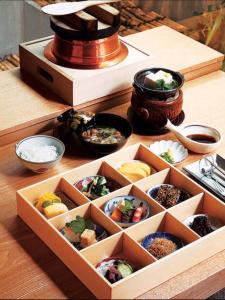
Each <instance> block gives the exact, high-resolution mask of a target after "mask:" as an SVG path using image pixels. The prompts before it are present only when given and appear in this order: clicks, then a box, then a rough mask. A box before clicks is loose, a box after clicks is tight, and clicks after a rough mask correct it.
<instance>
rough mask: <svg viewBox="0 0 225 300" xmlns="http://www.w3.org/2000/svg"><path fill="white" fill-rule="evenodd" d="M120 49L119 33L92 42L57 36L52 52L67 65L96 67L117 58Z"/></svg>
mask: <svg viewBox="0 0 225 300" xmlns="http://www.w3.org/2000/svg"><path fill="white" fill-rule="evenodd" d="M120 48H121V47H120V42H119V39H118V33H115V34H113V35H112V36H110V37H107V38H103V39H99V40H92V41H85V40H84V41H82V40H67V39H63V38H61V37H60V36H58V35H57V34H56V35H55V38H54V43H53V48H52V52H53V54H54V55H55V56H56V57H57V58H58V59H60V60H62V61H64V62H67V63H71V64H74V65H82V66H84V65H88V66H96V65H98V64H101V63H103V62H105V61H108V60H110V59H113V58H114V57H116V56H117V55H118V54H119V53H120Z"/></svg>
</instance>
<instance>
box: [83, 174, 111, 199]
mask: <svg viewBox="0 0 225 300" xmlns="http://www.w3.org/2000/svg"><path fill="white" fill-rule="evenodd" d="M106 184H107V180H106V178H105V177H104V176H97V177H95V178H94V179H93V180H91V181H90V182H89V183H88V184H87V185H86V186H84V187H83V189H82V192H85V194H86V196H87V197H88V198H90V199H95V198H98V197H101V196H105V195H107V194H109V193H110V190H109V189H108V188H107V186H106Z"/></svg>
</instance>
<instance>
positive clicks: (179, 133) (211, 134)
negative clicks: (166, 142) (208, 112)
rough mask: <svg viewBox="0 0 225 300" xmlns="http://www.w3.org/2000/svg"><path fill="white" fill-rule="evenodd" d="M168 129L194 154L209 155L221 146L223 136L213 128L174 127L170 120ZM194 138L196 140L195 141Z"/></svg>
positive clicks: (202, 126)
mask: <svg viewBox="0 0 225 300" xmlns="http://www.w3.org/2000/svg"><path fill="white" fill-rule="evenodd" d="M166 127H167V128H168V129H169V130H171V131H172V132H173V133H174V134H175V135H176V137H177V139H178V140H179V141H181V142H182V143H183V144H184V146H185V147H187V148H188V149H189V150H191V151H192V152H195V153H200V154H207V153H210V152H213V151H215V150H216V149H218V148H219V147H220V146H221V142H222V136H221V134H220V132H219V131H218V130H217V129H215V128H213V127H209V126H204V125H199V124H191V125H186V126H174V125H173V124H172V123H171V122H170V121H169V120H168V121H167V124H166ZM191 137H192V138H191ZM193 137H195V138H196V139H193ZM199 137H200V139H199ZM212 139H213V141H212Z"/></svg>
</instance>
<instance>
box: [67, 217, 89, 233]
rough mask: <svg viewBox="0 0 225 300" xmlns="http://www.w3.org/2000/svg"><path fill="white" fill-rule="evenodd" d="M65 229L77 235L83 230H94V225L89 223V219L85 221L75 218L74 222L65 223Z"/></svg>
mask: <svg viewBox="0 0 225 300" xmlns="http://www.w3.org/2000/svg"><path fill="white" fill-rule="evenodd" d="M66 227H68V228H70V229H72V231H73V232H74V233H75V234H77V233H83V232H84V230H85V229H91V230H94V223H93V222H92V221H91V219H87V220H85V219H84V218H82V217H80V216H76V220H73V221H71V222H70V223H66Z"/></svg>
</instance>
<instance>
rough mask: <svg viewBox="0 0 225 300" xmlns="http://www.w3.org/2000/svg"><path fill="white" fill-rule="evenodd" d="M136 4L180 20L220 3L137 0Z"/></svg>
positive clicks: (192, 0)
mask: <svg viewBox="0 0 225 300" xmlns="http://www.w3.org/2000/svg"><path fill="white" fill-rule="evenodd" d="M136 2H137V5H138V6H140V7H141V8H142V9H143V10H145V11H149V10H154V11H156V12H158V13H160V14H162V15H163V16H166V17H169V18H171V19H173V20H182V19H185V18H189V17H191V16H192V15H193V12H194V11H198V12H201V11H203V10H205V9H206V8H207V6H208V5H210V4H215V3H220V2H221V1H220V0H137V1H136Z"/></svg>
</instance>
